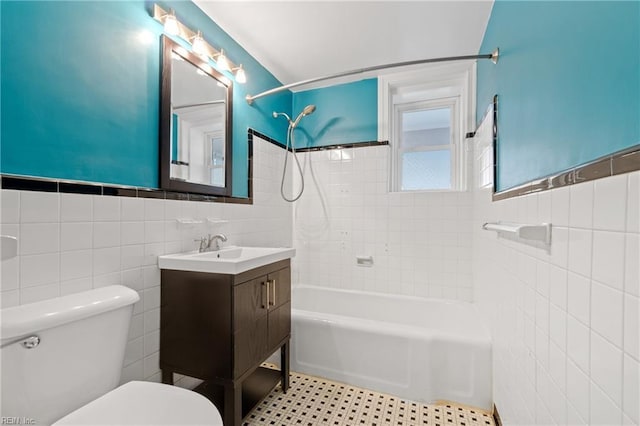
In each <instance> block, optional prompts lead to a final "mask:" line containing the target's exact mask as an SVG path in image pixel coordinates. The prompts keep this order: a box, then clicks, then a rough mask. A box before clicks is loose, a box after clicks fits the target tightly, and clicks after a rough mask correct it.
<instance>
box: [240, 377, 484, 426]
mask: <svg viewBox="0 0 640 426" xmlns="http://www.w3.org/2000/svg"><path fill="white" fill-rule="evenodd" d="M244 425H246V426H263V425H273V426H276V425H305V426H315V425H335V426H339V425H340V426H352V425H353V426H355V425H367V426H378V425H396V426H400V425H406V426H418V425H433V426H438V425H442V426H448V425H458V426H494V422H493V417H492V416H491V414H490V413H487V412H484V411H480V410H472V409H469V408H464V407H458V406H455V405H447V404H443V405H434V404H432V405H423V404H420V403H416V402H412V401H406V400H403V399H399V398H397V397H394V396H390V395H385V394H381V393H378V392H373V391H369V390H366V389H361V388H357V387H355V386H349V385H345V384H342V383H336V382H332V381H329V380H325V379H321V378H318V377H313V376H307V375H304V374H299V373H293V372H292V373H291V386H290V388H289V390H288V391H287V393H286V394H283V393H282V389H281V388H280V385H278V386H277V387H276V388H275V389H274V390H273V391H271V393H270V394H269V395H267V397H266V398H265V399H263V400H262V401H261V402H260V403H259V404H258V405H257V406H256V407H255V408H254V409H253V411H251V412H250V413H249V414H248V415H247V417H245V419H244Z"/></svg>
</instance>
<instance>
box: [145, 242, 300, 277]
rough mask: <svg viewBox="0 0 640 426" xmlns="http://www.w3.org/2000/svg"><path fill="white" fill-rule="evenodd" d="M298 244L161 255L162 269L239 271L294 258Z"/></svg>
mask: <svg viewBox="0 0 640 426" xmlns="http://www.w3.org/2000/svg"><path fill="white" fill-rule="evenodd" d="M295 254H296V249H294V248H286V247H283V248H272V247H236V246H230V247H226V248H223V249H221V250H217V251H208V252H204V253H198V252H189V253H176V254H166V255H163V256H158V266H159V267H160V269H174V270H178V271H194V272H211V273H215V274H239V273H240V272H244V271H248V270H249V269H253V268H258V267H260V266H264V265H268V264H270V263H273V262H278V261H280V260H285V259H291V258H292V257H293V256H295Z"/></svg>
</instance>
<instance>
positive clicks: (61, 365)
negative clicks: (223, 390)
mask: <svg viewBox="0 0 640 426" xmlns="http://www.w3.org/2000/svg"><path fill="white" fill-rule="evenodd" d="M138 300H139V296H138V293H136V292H135V291H133V290H131V289H129V288H127V287H123V286H110V287H103V288H99V289H95V290H90V291H86V292H83V293H77V294H72V295H69V296H64V297H58V298H55V299H50V300H45V301H42V302H37V303H32V304H28V305H22V306H16V307H13V308H8V309H3V310H2V311H0V325H1V334H0V337H1V343H0V345H1V349H0V358H1V362H2V368H1V370H0V373H1V376H2V387H1V391H2V396H1V405H0V410H1V411H0V415H1V416H2V418H15V419H16V420H17V421H21V423H15V424H37V425H51V424H54V425H99V424H102V425H106V424H108V425H222V418H221V416H220V413H219V412H218V410H217V409H216V407H215V406H214V405H213V404H212V403H211V402H210V401H209V400H208V399H206V398H205V397H203V396H202V395H199V394H197V393H195V392H192V391H189V390H186V389H182V388H179V387H175V386H169V385H164V384H160V383H151V382H135V381H134V382H129V383H126V384H124V385H122V386H120V387H117V386H118V383H119V382H120V372H121V370H122V364H123V361H124V352H125V347H126V343H127V335H128V333H129V322H130V320H131V313H132V311H133V304H134V303H136V302H137V301H138Z"/></svg>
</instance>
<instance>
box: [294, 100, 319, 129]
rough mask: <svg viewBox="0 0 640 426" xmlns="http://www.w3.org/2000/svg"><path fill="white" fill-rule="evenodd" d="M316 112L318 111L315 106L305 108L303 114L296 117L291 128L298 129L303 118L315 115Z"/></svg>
mask: <svg viewBox="0 0 640 426" xmlns="http://www.w3.org/2000/svg"><path fill="white" fill-rule="evenodd" d="M315 110H316V106H315V105H307V106H306V107H304V109H303V110H302V112H301V113H300V114H299V115H298V117H296V119H295V121H294V122H293V123H291V127H296V126H297V125H298V123H299V122H300V120H302V117H306V116H307V115H311V114H313V112H314V111H315Z"/></svg>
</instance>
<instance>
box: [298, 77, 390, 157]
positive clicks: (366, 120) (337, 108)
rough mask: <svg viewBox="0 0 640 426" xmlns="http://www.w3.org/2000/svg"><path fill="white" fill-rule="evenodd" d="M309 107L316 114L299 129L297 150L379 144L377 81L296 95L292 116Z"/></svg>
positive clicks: (307, 119) (355, 83)
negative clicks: (360, 143)
mask: <svg viewBox="0 0 640 426" xmlns="http://www.w3.org/2000/svg"><path fill="white" fill-rule="evenodd" d="M310 104H313V105H315V106H316V111H315V112H314V113H313V114H312V115H309V116H307V117H305V118H304V119H302V121H301V122H300V124H299V125H298V127H297V128H296V129H297V130H296V131H295V140H296V148H302V147H307V146H326V145H334V144H342V143H355V142H370V141H376V140H378V79H376V78H372V79H367V80H361V81H356V82H353V83H347V84H339V85H335V86H330V87H325V88H322V89H313V90H307V91H304V92H296V93H294V94H293V115H295V116H297V115H298V114H299V113H300V112H301V111H302V110H303V109H304V107H305V106H307V105H310ZM292 118H293V119H295V117H292Z"/></svg>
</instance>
